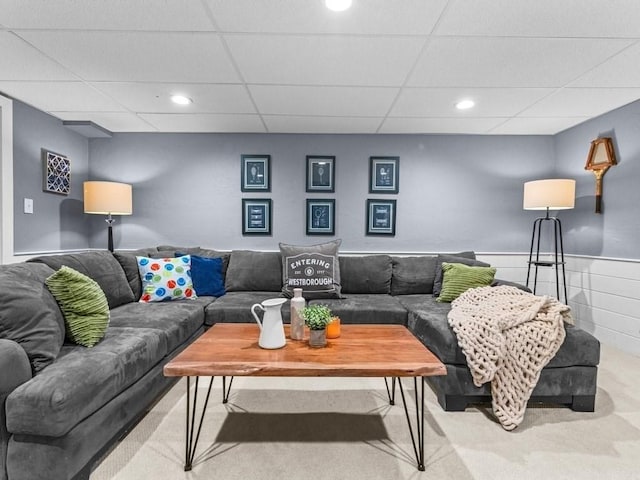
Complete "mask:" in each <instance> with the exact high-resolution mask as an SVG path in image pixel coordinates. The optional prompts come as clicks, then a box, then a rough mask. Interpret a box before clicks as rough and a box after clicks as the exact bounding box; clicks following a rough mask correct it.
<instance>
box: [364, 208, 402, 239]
mask: <svg viewBox="0 0 640 480" xmlns="http://www.w3.org/2000/svg"><path fill="white" fill-rule="evenodd" d="M366 234H367V235H390V236H394V235H395V234H396V201H395V200H380V199H367V231H366Z"/></svg>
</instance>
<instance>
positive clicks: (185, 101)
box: [171, 95, 193, 105]
mask: <svg viewBox="0 0 640 480" xmlns="http://www.w3.org/2000/svg"><path fill="white" fill-rule="evenodd" d="M171 101H172V102H173V103H177V104H178V105H189V104H190V103H193V100H191V99H190V98H189V97H185V96H184V95H172V96H171Z"/></svg>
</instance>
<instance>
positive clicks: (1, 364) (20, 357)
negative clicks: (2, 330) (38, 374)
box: [0, 338, 32, 397]
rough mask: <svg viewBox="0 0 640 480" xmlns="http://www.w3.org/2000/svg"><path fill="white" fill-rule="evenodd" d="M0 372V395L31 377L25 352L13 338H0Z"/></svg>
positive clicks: (5, 393)
mask: <svg viewBox="0 0 640 480" xmlns="http://www.w3.org/2000/svg"><path fill="white" fill-rule="evenodd" d="M0 372H2V375H0V397H4V396H5V395H7V394H9V393H11V392H12V391H13V390H14V389H15V388H16V387H17V386H19V385H22V384H23V383H24V382H26V381H28V380H30V379H31V377H32V374H31V365H30V364H29V358H28V357H27V353H26V352H25V351H24V349H23V348H22V347H21V346H20V345H18V344H17V343H16V342H14V341H13V340H8V339H6V338H0Z"/></svg>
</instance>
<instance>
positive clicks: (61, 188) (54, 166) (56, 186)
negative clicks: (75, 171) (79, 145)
mask: <svg viewBox="0 0 640 480" xmlns="http://www.w3.org/2000/svg"><path fill="white" fill-rule="evenodd" d="M42 168H43V173H44V177H43V181H42V190H44V191H45V192H51V193H57V194H60V195H69V192H70V191H71V162H70V161H69V159H68V158H67V157H65V156H64V155H60V154H59V153H55V152H51V151H49V150H45V149H44V148H43V149H42Z"/></svg>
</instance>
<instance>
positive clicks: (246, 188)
mask: <svg viewBox="0 0 640 480" xmlns="http://www.w3.org/2000/svg"><path fill="white" fill-rule="evenodd" d="M240 160H241V178H240V181H241V190H242V191H243V192H270V191H271V155H242V156H241V159H240Z"/></svg>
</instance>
